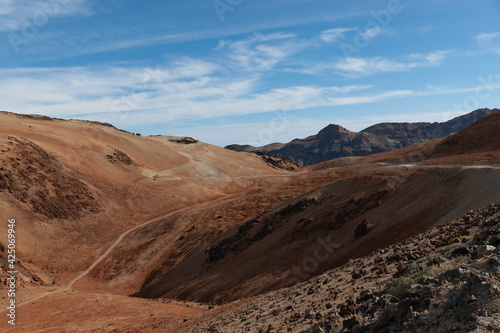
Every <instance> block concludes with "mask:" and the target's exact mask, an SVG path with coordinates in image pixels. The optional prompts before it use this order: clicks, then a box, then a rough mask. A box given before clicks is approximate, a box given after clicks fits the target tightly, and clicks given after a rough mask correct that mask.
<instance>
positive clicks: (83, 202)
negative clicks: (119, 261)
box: [0, 112, 295, 284]
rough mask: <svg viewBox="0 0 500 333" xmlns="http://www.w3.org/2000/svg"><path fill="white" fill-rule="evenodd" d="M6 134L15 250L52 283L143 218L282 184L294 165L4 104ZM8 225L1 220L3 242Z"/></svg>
mask: <svg viewBox="0 0 500 333" xmlns="http://www.w3.org/2000/svg"><path fill="white" fill-rule="evenodd" d="M0 133H1V134H0V215H1V216H2V217H3V218H4V219H5V220H6V219H7V218H15V219H16V221H17V225H16V235H17V237H18V241H19V244H18V247H17V250H18V252H17V254H18V257H19V258H20V259H21V260H22V261H23V265H24V266H26V267H29V273H27V274H25V275H26V276H32V277H34V278H27V279H28V280H30V279H31V280H32V281H31V282H33V283H34V284H36V283H35V282H36V280H37V278H36V276H39V277H42V280H44V281H45V282H46V283H52V281H53V279H55V280H56V282H57V283H59V282H61V283H62V282H64V281H67V280H68V279H71V278H72V277H74V275H75V274H76V272H78V271H81V270H84V269H86V268H87V267H88V266H89V265H90V263H92V261H93V260H94V259H95V258H96V256H97V255H98V254H100V253H102V251H103V248H104V249H105V247H106V245H107V244H109V242H111V241H113V240H114V239H116V238H117V237H118V236H119V235H120V234H121V233H123V232H125V231H126V230H128V229H130V228H132V227H134V226H136V225H139V224H141V223H144V222H145V221H148V220H151V219H154V218H157V217H161V216H163V215H165V214H168V213H170V212H173V211H176V210H178V209H181V208H185V207H189V206H193V205H196V204H199V203H202V202H205V201H210V200H214V199H218V198H223V197H227V196H229V195H232V194H237V193H241V192H244V191H247V190H251V189H253V190H257V189H259V188H261V187H268V186H270V185H271V184H274V183H278V184H280V183H282V182H284V181H285V177H284V176H285V175H287V174H288V173H290V171H289V170H294V168H295V167H294V166H293V165H291V164H287V163H286V162H284V161H280V160H278V159H271V160H269V159H267V158H263V157H262V156H256V155H254V154H241V153H235V152H232V151H229V150H226V149H222V148H218V147H214V146H211V145H208V144H204V143H199V142H196V141H193V140H188V139H183V140H179V138H174V137H151V138H149V137H140V136H136V135H133V134H130V133H127V132H123V131H119V130H117V129H115V128H114V127H112V126H111V125H109V124H101V123H95V122H86V121H63V120H57V119H51V118H47V117H40V116H21V115H15V114H11V113H6V112H2V113H0ZM262 180H263V181H262ZM6 232H7V228H0V249H5V245H6V244H5V240H6V239H7V235H6ZM27 262H29V264H27ZM27 271H28V269H27Z"/></svg>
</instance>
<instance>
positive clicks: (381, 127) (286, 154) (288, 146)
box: [226, 109, 499, 165]
mask: <svg viewBox="0 0 500 333" xmlns="http://www.w3.org/2000/svg"><path fill="white" fill-rule="evenodd" d="M497 111H499V110H498V109H478V110H475V111H473V112H470V113H468V114H465V115H462V116H460V117H456V118H453V119H451V120H448V121H446V122H441V123H439V122H434V123H430V122H418V123H380V124H375V125H373V126H370V127H368V128H366V129H364V130H363V131H361V132H359V133H357V132H351V131H349V130H347V129H345V128H344V127H342V126H340V125H336V124H330V125H328V126H326V127H325V128H323V129H322V130H321V131H319V133H318V134H316V135H311V136H309V137H307V138H305V139H295V140H293V141H292V142H290V143H284V144H270V145H266V146H263V147H252V146H242V145H231V146H227V147H226V148H228V149H231V150H244V151H247V152H262V153H265V154H268V155H274V156H278V157H282V158H288V159H290V160H292V161H293V162H294V163H296V164H298V165H312V164H317V163H321V162H325V161H328V160H332V159H336V158H341V157H348V156H366V155H371V154H374V153H381V152H386V151H391V150H395V149H400V148H406V147H409V146H412V145H414V144H418V143H422V142H424V141H427V140H432V139H436V138H441V137H446V136H449V135H451V134H454V133H457V132H460V131H462V130H464V129H465V128H467V127H469V126H470V125H471V124H472V123H474V122H475V121H476V120H478V119H481V118H483V117H485V116H488V115H490V114H493V113H496V112H497Z"/></svg>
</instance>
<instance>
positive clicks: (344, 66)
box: [316, 50, 452, 77]
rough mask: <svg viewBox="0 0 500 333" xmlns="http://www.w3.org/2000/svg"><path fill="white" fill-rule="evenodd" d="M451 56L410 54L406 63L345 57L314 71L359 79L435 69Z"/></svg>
mask: <svg viewBox="0 0 500 333" xmlns="http://www.w3.org/2000/svg"><path fill="white" fill-rule="evenodd" d="M451 55H452V51H450V50H444V51H435V52H430V53H427V54H411V55H408V56H407V57H406V58H407V60H406V61H401V60H400V61H396V60H392V59H387V58H382V57H374V58H358V57H347V58H342V59H340V60H338V61H337V62H334V63H332V64H320V65H317V68H316V70H317V71H318V70H325V69H327V70H333V71H334V72H336V73H337V74H340V75H342V76H346V77H360V76H369V75H373V74H378V73H388V72H404V71H410V70H412V69H414V68H418V67H437V66H441V64H442V63H443V61H444V60H446V59H447V58H448V57H450V56H451Z"/></svg>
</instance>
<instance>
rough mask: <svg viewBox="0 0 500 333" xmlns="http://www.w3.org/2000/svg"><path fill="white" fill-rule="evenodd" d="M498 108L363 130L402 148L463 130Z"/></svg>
mask: <svg viewBox="0 0 500 333" xmlns="http://www.w3.org/2000/svg"><path fill="white" fill-rule="evenodd" d="M497 111H498V109H491V110H490V109H479V110H476V111H473V112H471V113H469V114H466V115H463V116H460V117H456V118H454V119H451V120H448V121H446V122H443V123H439V122H435V123H381V124H377V125H373V126H371V127H368V128H367V129H364V130H363V131H361V132H362V133H371V134H375V135H382V136H385V137H387V138H389V139H390V140H393V141H396V142H399V143H400V145H401V148H406V147H409V146H411V145H414V144H417V143H421V142H424V141H427V140H432V139H437V138H442V137H445V136H449V135H451V134H455V133H458V132H461V131H463V130H464V129H466V128H467V127H469V126H470V125H471V124H472V123H474V122H475V121H477V120H479V119H481V118H483V117H485V116H488V115H490V114H493V113H496V112H497Z"/></svg>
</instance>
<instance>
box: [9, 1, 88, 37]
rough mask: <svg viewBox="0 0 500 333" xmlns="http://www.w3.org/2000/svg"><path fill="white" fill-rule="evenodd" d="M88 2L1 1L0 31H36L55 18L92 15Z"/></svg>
mask: <svg viewBox="0 0 500 333" xmlns="http://www.w3.org/2000/svg"><path fill="white" fill-rule="evenodd" d="M90 13H91V11H90V9H89V6H88V1H87V0H72V1H48V0H23V1H14V0H0V31H3V32H10V31H16V30H22V29H27V28H28V29H36V28H37V27H40V26H44V25H46V24H47V23H48V21H49V20H50V19H51V18H53V17H58V16H61V17H62V16H73V15H90Z"/></svg>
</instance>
